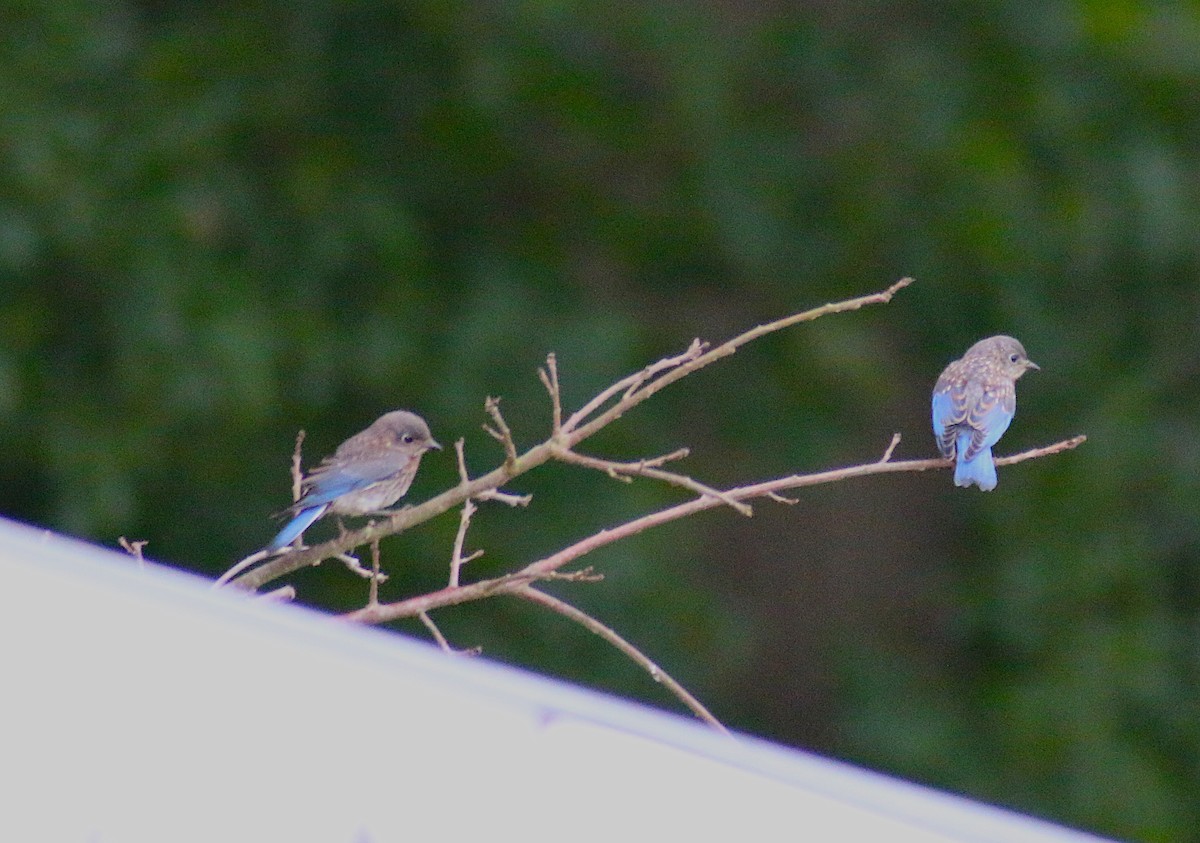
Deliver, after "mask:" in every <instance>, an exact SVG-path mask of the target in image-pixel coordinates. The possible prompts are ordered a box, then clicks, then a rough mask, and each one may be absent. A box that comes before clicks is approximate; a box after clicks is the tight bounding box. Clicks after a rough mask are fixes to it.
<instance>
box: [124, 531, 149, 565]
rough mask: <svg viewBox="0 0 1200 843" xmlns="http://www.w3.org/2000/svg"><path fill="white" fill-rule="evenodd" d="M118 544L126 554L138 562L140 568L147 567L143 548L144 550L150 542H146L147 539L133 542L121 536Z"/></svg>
mask: <svg viewBox="0 0 1200 843" xmlns="http://www.w3.org/2000/svg"><path fill="white" fill-rule="evenodd" d="M117 543H118V544H119V545H121V548H122V549H123V550H124V551H125V552H126V553H128V554H129V555H130V556H132V557H133V558H134V559H136V560H137V563H138V567H141V568H144V567H146V557H145V556H143V555H142V548H144V547H145V546H146V545H148V544H149V543H150V542H148V541H146V540H145V539H139V540H138V541H132V542H131V541H130V540H129V539H127V538H125V537H124V536H121V537H120V538H119V539H117Z"/></svg>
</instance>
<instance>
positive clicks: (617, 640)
mask: <svg viewBox="0 0 1200 843" xmlns="http://www.w3.org/2000/svg"><path fill="white" fill-rule="evenodd" d="M512 594H513V595H514V596H516V597H521V598H524V599H525V600H529V601H530V602H533V603H536V604H538V605H539V606H544V607H546V608H547V609H550V610H552V611H554V612H557V613H558V614H560V615H562V616H563V617H565V618H570V619H571V620H573V621H575V622H576V623H577V624H580V625H581V626H583V627H585V628H587V629H589V630H591V631H592V632H594V633H596V635H599V636H600V637H601V638H603V639H604V640H605V641H607V642H608V643H609V644H611V645H612V646H614V647H616V648H617V649H618V650H620V651H621V652H622V653H624V654H625V655H626V656H628V657H629V658H630V659H631V660H632V661H633V662H634V663H636V664H637V665H639V666H640V667H641V668H642V669H643V670H645V671H646V672H647V673H649V674H650V678H651V679H653V680H654V681H655V682H657V683H659V684H660V685H662V686H663V687H665V688H666V689H667V690H668V691H670V692H671V693H672V694H674V695H675V697H676V698H677V699H678V700H679V701H680V702H682V703H683V704H684V705H686V706H687V707H688V708H690V709H691V710H692V713H693V714H695V715H696V716H697V717H699V718H700V719H701V720H703V721H704V722H705V723H707V724H708V725H710V726H712V727H713V728H714V729H716V730H717V731H718V732H721V733H722V734H725V735H729V734H730V733H729V730H728V729H726V728H725V725H724V724H723V723H722V722H721V721H720V720H718V719H717V718H716V717H714V716H713V715H712V713H711V712H710V711H709V710H708V709H707V708H705V707H704V705H703V704H702V703H701V702H700V701H699V700H698V699H696V698H695V697H694V696H692V694H691V693H690V692H689V691H688V689H687V688H685V687H683V686H682V685H680V684H679V682H677V681H676V680H675V679H674V678H672V677H671V675H670V674H669V673H667V672H666V671H665V670H663V669H662V668H661V667H659V666H658V665H657V664H655V663H654V662H653V661H652V660H651V659H650V658H649V657H648V656H647V655H646V654H645V653H643V652H642V651H641V650H639V649H638V648H637V647H635V646H633V645H632V644H630V643H629V642H628V641H626V640H625V639H624V638H622V637H621V636H620V635H618V634H617V632H616V630H614V629H613V628H612V627H610V626H606V625H605V624H603V623H601V622H600V621H598V620H596V619H595V618H593V617H592V616H591V615H589V614H588V613H587V612H584V611H582V610H580V609H577V608H576V607H574V606H572V605H571V604H570V603H567V602H565V601H563V600H559V599H558V598H557V597H552V596H550V595H549V594H547V593H546V592H544V591H541V590H540V589H536V588H534V587H533V586H529V585H526V586H523V587H521V588H518V589H516V590H514V591H513V592H512Z"/></svg>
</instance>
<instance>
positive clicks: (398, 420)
mask: <svg viewBox="0 0 1200 843" xmlns="http://www.w3.org/2000/svg"><path fill="white" fill-rule="evenodd" d="M441 447H442V446H441V445H439V444H438V443H437V442H435V441H434V439H433V436H431V435H430V433H429V426H428V425H426V424H425V420H424V419H422V418H421V417H420V416H418V415H416V414H415V413H410V412H408V411H407V410H396V411H394V412H391V413H385V414H384V415H382V416H380V417H379V418H378V419H376V420H375V422H374V423H373V424H372V425H371V426H370V427H368V428H367V429H366V430H364V431H362V432H361V433H356V434H354V435H353V436H351V437H350V438H349V439H347V440H346V441H345V442H343V443H342V444H341V445H339V446H338V449H337V450H336V451H335V452H334V454H333V456H332V457H326V458H325V460H324V461H323V462H322V463H321V464H320V465H318V466H317V467H316V468H314V469H313V470H312V471H310V472H309V473H308V476H307V477H305V478H304V481H303V483H302V484H301V489H302V491H303V494H301V496H300V500H298V501H296V502H295V503H294V504H292V505H291V506H290V507H288V508H287V509H286V510H284V512H285V513H289V514H291V515H292V516H293V517H292V520H291V521H289V522H288V523H287V524H286V525H285V526H284V528H283V529H282V530H280V531H279V535H277V536H276V537H275V538H273V539H271V543H270V544H269V545H267V547H266V552H268V553H273V552H274V551H277V550H279V549H281V548H284V547H287V546H288V545H289V544H291V543H292V542H293V541H295V539H296V538H297V537H298V536H299V535H300V534H301V533H303V532H304V531H305V530H306V529H308V527H309V525H311V524H312V523H313V522H314V521H316V520H317V519H318V518H320V517H321V516H322V515H325V514H326V513H329V512H333V513H336V514H337V515H370V514H371V513H374V512H379V511H380V510H382V509H383V508H384V507H388V506H391V505H392V504H394V503H395V502H396V501H398V500H399V499H400V498H402V497H403V496H404V493H405V492H407V491H408V487H409V486H411V485H412V481H413V477H415V476H416V474H417V468H418V467H419V466H420V464H421V455H422V454H424V453H425V452H426V451H428V450H429V449H431V448H437V449H438V450H441Z"/></svg>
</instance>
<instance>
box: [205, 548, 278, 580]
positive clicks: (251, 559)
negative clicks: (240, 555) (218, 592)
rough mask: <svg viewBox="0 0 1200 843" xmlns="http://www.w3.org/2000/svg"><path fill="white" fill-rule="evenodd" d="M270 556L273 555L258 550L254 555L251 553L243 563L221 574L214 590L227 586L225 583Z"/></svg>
mask: <svg viewBox="0 0 1200 843" xmlns="http://www.w3.org/2000/svg"><path fill="white" fill-rule="evenodd" d="M270 555H271V554H270V553H268V552H267V551H265V550H256V551H255V552H254V553H251V554H250V555H249V556H247V557H246V558H245V559H243V560H242V561H240V562H238V563H237V564H236V565H234V566H233V567H232V568H230V569H229V570H228V571H226V572H225V573H223V574H221V576H219V577H217V581H216V582H215V583H213V588H219V587H221V586H223V585H225V583H227V582H229V581H230V580H232V579H233V578H234V577H236V576H237V575H238V574H240V573H241V572H242V571H244V570H246V569H247V568H249V567H251V566H252V565H254V564H255V563H256V562H261V561H263V560H264V559H266V558H267V557H268V556H270Z"/></svg>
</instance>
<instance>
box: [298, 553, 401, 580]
mask: <svg viewBox="0 0 1200 843" xmlns="http://www.w3.org/2000/svg"><path fill="white" fill-rule="evenodd" d="M329 558H330V559H336V560H337V561H338V562H341V563H342V564H343V565H345V566H346V570H347V571H349V572H350V573H352V574H357V575H358V576H360V577H362V578H363V579H364V580H372V579H373V580H377V581H378V582H387V581H388V575H387V574H385V573H383V572H382V571H373V570H371V569H370V568H367V567H364V566H363V564H362V562H360V561H359V559H358V557H357V556H354V555H353V554H350V553H335V554H334V555H333V556H330V557H329ZM312 564H314V565H316V564H318V563H316V562H314V563H312Z"/></svg>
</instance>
